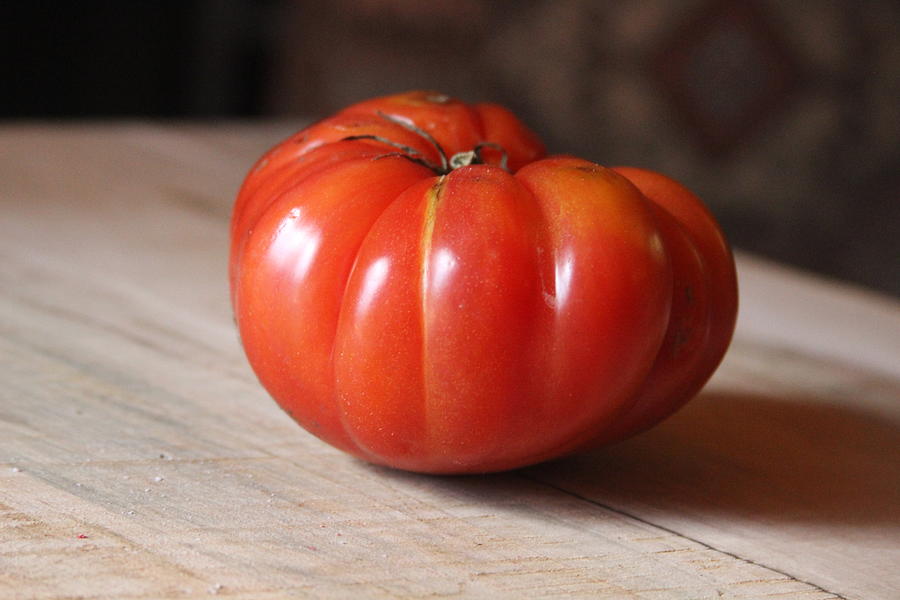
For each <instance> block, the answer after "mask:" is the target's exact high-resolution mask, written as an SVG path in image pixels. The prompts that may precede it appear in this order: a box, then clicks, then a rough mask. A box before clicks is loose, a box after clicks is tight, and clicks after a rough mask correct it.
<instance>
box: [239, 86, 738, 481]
mask: <svg viewBox="0 0 900 600" xmlns="http://www.w3.org/2000/svg"><path fill="white" fill-rule="evenodd" d="M231 240H232V248H231V261H230V268H231V288H232V302H233V305H234V311H235V315H236V320H237V324H238V327H239V329H240V335H241V339H242V342H243V345H244V348H245V350H246V353H247V356H248V358H249V361H250V364H251V365H252V366H253V369H254V370H255V372H256V374H257V375H258V377H259V379H260V381H261V382H262V384H263V385H264V386H265V387H266V389H267V390H268V391H269V392H270V393H271V395H272V396H273V397H274V398H275V399H276V400H277V401H278V402H279V404H280V405H281V406H282V407H283V408H284V410H286V411H287V412H288V413H289V414H290V415H291V416H292V417H293V418H294V419H296V420H297V421H298V422H299V423H300V424H301V425H303V426H304V427H305V428H306V429H307V430H309V431H310V432H312V433H313V434H315V435H317V436H319V437H320V438H322V439H323V440H325V441H327V442H329V443H330V444H333V445H334V446H336V447H338V448H340V449H342V450H345V451H347V452H349V453H351V454H353V455H355V456H357V457H360V458H362V459H365V460H368V461H371V462H374V463H379V464H384V465H389V466H392V467H396V468H401V469H408V470H412V471H422V472H429V473H469V472H486V471H498V470H503V469H511V468H515V467H520V466H524V465H528V464H533V463H536V462H539V461H543V460H548V459H552V458H555V457H558V456H561V455H563V454H566V453H569V452H573V451H577V450H581V449H584V448H588V447H590V446H592V445H595V444H598V443H605V442H611V441H615V440H619V439H622V438H624V437H627V436H629V435H632V434H634V433H636V432H638V431H641V430H643V429H646V428H648V427H650V426H652V425H654V424H655V423H657V422H659V421H660V420H662V419H663V418H665V417H666V416H668V415H669V414H671V413H672V412H674V411H675V410H676V409H677V408H678V407H680V406H681V405H682V404H683V403H684V402H685V401H687V400H688V399H689V398H690V397H691V396H693V395H694V394H696V393H697V392H698V391H699V389H700V388H701V387H702V386H703V384H704V383H705V382H706V380H707V379H708V378H709V377H710V375H711V374H712V372H713V371H714V370H715V368H716V367H717V365H718V363H719V361H720V360H721V358H722V356H723V354H724V353H725V350H726V348H727V346H728V344H729V341H730V338H731V334H732V331H733V328H734V321H735V315H736V311H737V286H736V280H735V273H734V263H733V260H732V257H731V252H730V250H729V247H728V244H727V243H726V241H725V239H724V237H723V236H722V233H721V231H720V230H719V227H718V226H717V224H716V222H715V221H714V219H713V218H712V216H711V215H710V213H709V212H708V211H707V210H706V208H705V207H704V206H703V205H702V203H701V202H700V200H698V199H697V197H696V196H694V195H693V194H692V193H691V192H689V191H688V190H687V189H685V188H684V187H683V186H681V185H680V184H678V183H676V182H674V181H672V180H671V179H668V178H667V177H665V176H663V175H659V174H656V173H652V172H649V171H643V170H640V169H634V168H617V169H608V168H604V167H602V166H600V165H597V164H594V163H592V162H589V161H586V160H581V159H578V158H571V157H551V158H545V156H544V148H543V146H542V144H541V142H540V141H539V140H538V139H537V137H536V136H535V135H534V134H533V133H531V132H530V131H529V130H528V129H527V128H526V127H525V126H524V125H522V123H521V122H519V121H518V119H516V117H515V116H513V115H512V113H510V112H509V111H508V110H506V109H504V108H502V107H500V106H496V105H492V104H476V105H472V106H469V105H466V104H464V103H462V102H459V101H457V100H454V99H451V98H448V97H446V96H443V95H440V94H436V93H431V92H413V93H407V94H401V95H396V96H390V97H386V98H378V99H374V100H369V101H365V102H361V103H359V104H356V105H353V106H351V107H349V108H347V109H345V110H343V111H341V112H339V113H337V114H336V115H335V116H333V117H331V118H328V119H325V120H324V121H321V122H319V123H317V124H315V125H312V126H311V127H309V128H307V129H305V130H303V131H300V132H299V133H297V134H295V135H294V136H292V137H291V138H289V139H287V140H285V141H284V142H282V143H281V144H279V145H277V146H275V147H274V148H273V149H272V150H270V151H269V152H268V153H267V154H265V155H264V156H263V157H262V158H261V159H260V160H259V161H258V162H257V164H256V165H255V166H254V168H253V169H252V171H251V172H250V174H249V175H248V176H247V178H246V181H245V182H244V185H243V187H242V188H241V191H240V193H239V195H238V198H237V201H236V204H235V208H234V215H233V220H232V227H231Z"/></svg>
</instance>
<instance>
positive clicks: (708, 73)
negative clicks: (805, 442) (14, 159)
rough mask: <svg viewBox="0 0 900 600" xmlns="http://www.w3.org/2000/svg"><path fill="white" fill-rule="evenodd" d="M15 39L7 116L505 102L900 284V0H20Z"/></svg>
mask: <svg viewBox="0 0 900 600" xmlns="http://www.w3.org/2000/svg"><path fill="white" fill-rule="evenodd" d="M0 47H2V51H3V54H2V56H3V60H2V64H0V82H2V83H0V86H2V89H3V92H2V94H0V126H2V122H9V121H12V120H16V121H21V120H25V119H28V120H47V119H54V120H71V119H92V120H96V119H121V118H127V119H135V118H141V119H143V118H154V119H160V118H162V119H216V120H218V119H248V118H252V119H265V118H286V117H290V118H293V117H298V118H319V117H322V116H326V115H328V114H329V113H331V112H334V111H335V110H337V109H339V108H341V107H342V106H344V105H346V104H349V103H352V102H354V101H357V100H360V99H363V98H367V97H371V96H374V95H383V94H389V93H394V92H398V91H405V90H409V89H417V88H429V89H435V90H439V91H442V92H445V93H448V94H451V95H454V96H458V97H460V98H462V99H464V100H468V101H481V100H491V101H496V102H500V103H503V104H506V105H508V106H509V107H511V108H512V109H513V110H515V111H516V112H518V113H519V115H520V116H521V117H522V118H523V119H524V120H525V121H526V122H527V123H528V124H529V125H530V126H531V127H532V128H533V129H535V130H536V131H537V132H538V133H539V134H540V135H541V136H542V137H543V138H544V139H545V141H546V142H547V144H548V146H549V147H550V149H551V151H555V152H568V153H574V154H580V155H582V156H583V157H585V158H590V159H592V160H595V161H597V162H600V163H602V164H608V165H613V164H633V165H639V166H645V167H649V168H652V169H657V170H661V171H663V172H666V173H667V174H669V175H672V176H674V177H675V178H677V179H680V180H682V181H683V182H685V183H686V184H688V186H689V187H692V188H693V189H694V190H695V191H697V192H698V193H699V194H700V195H701V197H703V198H704V199H705V200H706V201H707V203H708V204H709V205H710V207H711V208H712V210H713V212H714V213H715V214H716V215H717V217H718V218H719V219H720V221H721V222H722V224H723V226H724V228H725V229H726V232H727V234H728V235H729V237H730V238H731V240H732V242H733V243H734V244H735V245H736V246H737V247H739V248H742V249H745V250H750V251H752V252H755V253H757V254H761V255H764V256H767V257H770V258H773V259H776V260H779V261H782V262H786V263H790V264H794V265H797V266H800V267H802V268H806V269H809V270H813V271H816V272H819V273H822V274H825V275H829V276H832V277H836V278H841V279H845V280H849V281H853V282H856V283H860V284H863V285H866V286H869V287H872V288H876V289H879V290H881V291H885V292H888V293H890V294H893V295H895V296H900V243H898V239H900V2H897V1H896V0H816V1H815V2H810V1H808V0H783V1H779V0H683V1H677V2H673V1H671V0H523V1H517V2H513V1H511V0H507V1H495V2H488V1H478V0H452V1H438V0H432V1H425V0H330V1H328V2H322V1H299V0H296V1H289V0H266V1H262V0H260V1H251V0H183V1H181V2H149V1H146V2H142V1H130V2H111V1H96V0H94V1H92V0H82V1H80V2H50V1H44V2H41V1H23V0H5V1H4V2H0ZM275 141H276V140H273V143H274V142H275ZM5 150H6V151H9V150H10V149H5Z"/></svg>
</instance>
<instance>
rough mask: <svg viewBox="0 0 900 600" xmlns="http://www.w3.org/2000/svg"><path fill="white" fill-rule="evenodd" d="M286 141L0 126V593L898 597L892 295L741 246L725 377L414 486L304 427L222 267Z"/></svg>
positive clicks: (896, 322) (260, 128)
mask: <svg viewBox="0 0 900 600" xmlns="http://www.w3.org/2000/svg"><path fill="white" fill-rule="evenodd" d="M292 129H293V127H292V124H291V123H275V124H268V125H234V124H225V125H212V124H209V125H184V124H171V125H161V124H141V123H129V124H121V123H120V124H90V125H46V124H30V125H28V124H22V125H18V124H12V125H10V124H7V125H4V126H2V127H0V382H2V386H0V598H4V599H7V598H16V599H26V598H27V599H31V598H42V599H43V598H91V599H96V598H104V599H107V598H109V599H112V598H117V599H118V598H141V599H149V598H207V597H209V596H210V595H214V594H218V595H221V596H224V597H228V598H236V599H237V598H240V599H247V600H250V599H253V600H257V599H259V600H266V599H270V598H283V597H304V598H306V597H308V598H426V597H427V598H432V597H442V596H461V597H467V598H468V597H484V596H491V597H495V598H526V597H540V598H549V597H565V598H641V599H664V598H685V599H699V598H720V597H728V598H738V597H741V598H759V597H763V596H765V597H769V596H772V597H777V598H803V599H807V600H812V599H823V598H866V599H868V598H885V599H887V598H898V597H900V427H898V421H900V384H898V381H900V316H898V315H900V307H898V303H897V302H895V301H894V300H891V299H888V298H884V297H879V296H877V295H875V294H872V293H867V292H863V291H860V290H857V289H852V288H849V287H845V286H843V285H840V284H837V283H834V282H826V281H823V280H819V279H816V278H813V277H810V276H808V275H804V274H800V273H797V272H794V271H791V270H788V269H785V268H782V267H779V266H776V265H773V264H770V263H767V262H764V261H761V260H759V259H755V258H752V257H749V256H744V255H740V256H739V270H740V276H741V282H742V314H741V320H740V325H739V331H738V334H737V337H736V341H735V344H734V346H733V348H732V350H731V352H730V354H729V355H728V357H727V359H726V361H725V364H724V365H723V367H722V368H721V369H720V371H719V372H718V374H717V375H716V376H715V378H714V380H713V381H712V383H711V384H710V385H709V386H708V388H707V389H706V390H705V391H704V392H703V393H702V394H701V396H700V397H699V398H698V399H697V400H695V401H694V402H693V403H692V404H691V405H690V406H689V407H688V408H686V409H685V410H683V411H682V412H681V413H679V414H678V415H677V416H675V417H674V418H672V419H671V420H670V421H668V422H666V423H665V424H663V425H662V426H660V427H658V428H657V429H655V430H653V431H652V432H650V433H648V434H645V435H643V436H640V437H638V438H636V439H633V440H631V441H628V442H626V443H623V444H620V445H618V446H615V447H612V448H608V449H604V450H601V451H598V452H594V453H592V454H588V455H584V456H580V457H575V458H570V459H567V460H563V461H559V462H556V463H553V464H547V465H542V466H538V467H534V468H529V469H524V470H521V471H518V472H513V473H507V474H502V475H493V476H480V477H456V478H440V477H426V476H418V475H411V474H404V473H399V472H392V471H390V470H386V469H382V468H376V467H372V466H369V465H366V464H363V463H361V462H359V461H356V460H354V459H351V458H348V457H347V456H344V455H342V454H340V453H338V452H337V451H335V450H333V449H331V448H329V447H326V446H325V445H324V444H322V443H320V442H319V441H317V440H316V439H314V438H313V437H311V436H310V435H308V434H306V433H305V432H303V431H302V430H301V429H300V428H299V427H297V426H296V425H295V424H294V423H293V422H292V421H291V420H290V419H289V418H288V417H287V416H285V415H284V414H283V413H282V412H281V411H280V410H279V409H278V408H277V406H276V405H275V403H274V402H273V401H271V400H270V399H269V398H268V396H267V395H266V394H265V392H264V391H263V390H262V389H261V387H260V386H259V385H258V383H257V382H256V380H255V378H254V376H253V374H252V373H251V371H250V369H249V367H248V366H247V364H246V362H245V359H244V357H243V354H242V351H241V349H240V346H239V342H238V339H237V336H236V333H235V329H234V327H233V324H232V319H231V314H230V309H229V305H228V294H227V287H226V276H225V271H226V249H227V220H228V216H229V210H230V203H231V201H232V199H233V196H234V193H235V191H236V188H237V186H238V185H239V182H240V180H241V178H242V177H243V174H244V172H245V170H246V169H247V168H248V167H249V165H250V164H251V161H252V160H253V159H254V158H255V156H256V155H258V154H259V153H260V152H261V151H262V150H263V149H265V148H266V147H267V146H268V145H270V144H271V143H273V142H274V141H276V140H277V139H279V138H281V137H283V136H284V135H286V134H287V133H288V132H290V131H291V130H292ZM894 258H896V257H894Z"/></svg>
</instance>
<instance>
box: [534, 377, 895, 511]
mask: <svg viewBox="0 0 900 600" xmlns="http://www.w3.org/2000/svg"><path fill="white" fill-rule="evenodd" d="M519 475H520V476H521V477H524V478H526V479H528V480H531V481H533V482H535V483H539V484H545V485H549V486H553V487H554V488H557V489H559V490H565V491H567V492H569V493H572V494H575V495H577V496H578V497H580V498H582V499H584V500H585V501H588V502H592V503H596V504H600V505H603V506H607V507H610V508H613V509H618V510H622V511H626V512H629V513H632V514H635V513H636V514H642V515H645V516H664V515H665V514H667V513H668V514H672V513H677V515H678V516H679V517H686V518H692V519H703V518H706V517H712V516H720V515H724V516H728V517H730V518H731V517H734V518H738V519H747V520H755V521H759V520H765V521H768V522H773V521H774V522H782V523H785V524H788V523H821V522H828V523H836V524H847V525H851V526H879V525H887V524H892V525H896V524H897V523H900V426H898V425H897V423H896V422H891V421H890V420H888V419H886V418H885V417H881V416H879V415H877V414H876V413H874V412H864V411H862V410H859V409H858V408H855V407H854V406H853V404H852V403H851V402H849V401H848V402H846V403H842V404H838V403H835V402H834V401H833V400H832V401H831V402H828V401H825V400H822V399H816V398H796V397H775V396H766V395H757V394H738V393H730V392H729V393H718V392H709V393H704V394H701V395H700V396H699V397H698V398H697V399H695V400H694V401H693V402H691V403H690V404H689V405H688V406H687V407H686V408H685V409H683V410H682V411H681V412H680V413H678V414H677V415H675V416H674V417H673V418H671V419H669V420H668V421H666V422H665V423H663V424H662V425H660V426H658V427H657V428H655V429H653V430H651V431H649V432H646V433H644V434H642V435H640V436H637V437H635V438H633V439H631V440H628V441H625V442H622V443H620V444H617V445H615V446H611V447H607V448H603V449H599V450H596V451H593V452H591V453H587V454H584V455H580V456H573V457H569V458H566V459H562V460H558V461H555V462H552V463H548V464H545V465H538V466H536V467H531V468H528V469H523V470H521V471H520V472H519Z"/></svg>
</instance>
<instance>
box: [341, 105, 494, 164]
mask: <svg viewBox="0 0 900 600" xmlns="http://www.w3.org/2000/svg"><path fill="white" fill-rule="evenodd" d="M377 114H378V116H379V117H381V118H382V119H384V120H385V121H388V122H390V123H392V124H394V125H399V126H400V127H403V128H404V129H406V130H407V131H411V132H413V133H415V134H416V135H418V136H419V137H421V138H422V139H424V140H425V141H426V142H428V143H429V144H430V145H431V146H432V147H433V148H434V149H435V150H436V151H437V154H438V156H439V157H440V159H441V163H440V164H439V165H436V164H434V163H432V162H430V161H429V160H428V159H426V158H425V156H424V155H423V154H422V153H421V152H419V151H418V150H416V149H415V148H413V147H412V146H407V145H405V144H401V143H399V142H395V141H394V140H391V139H389V138H386V137H383V136H380V135H351V136H348V137H345V138H342V140H341V141H344V142H346V141H353V140H373V141H376V142H379V143H381V144H386V145H388V146H390V147H392V148H396V149H397V152H388V153H387V154H382V155H380V156H376V157H375V159H374V160H378V159H381V158H388V157H392V156H399V157H401V158H405V159H407V160H410V161H412V162H414V163H416V164H419V165H422V166H423V167H425V168H427V169H430V170H432V171H433V172H434V174H435V175H447V174H448V173H450V172H451V171H453V170H454V169H459V168H460V167H467V166H469V165H482V164H486V163H485V160H484V149H485V148H491V149H493V150H496V151H497V152H499V153H500V160H499V166H500V168H501V169H503V170H504V171H509V166H508V163H509V156H508V155H507V153H506V150H505V149H504V148H503V147H502V146H501V145H500V144H495V143H494V142H482V143H480V144H478V145H477V146H475V147H474V148H472V149H471V150H468V151H465V152H457V153H456V154H454V155H453V156H451V157H450V158H449V159H448V158H447V153H446V152H445V151H444V148H443V146H441V144H440V143H439V142H438V141H437V140H436V139H434V137H433V136H432V135H431V134H430V133H428V132H427V131H425V130H424V129H422V128H421V127H419V126H418V125H416V124H415V123H413V122H412V120H410V119H407V118H405V117H397V116H394V115H389V114H387V113H383V112H381V111H378V112H377Z"/></svg>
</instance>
